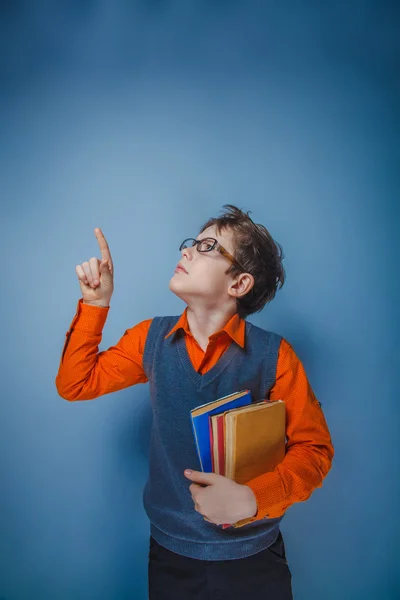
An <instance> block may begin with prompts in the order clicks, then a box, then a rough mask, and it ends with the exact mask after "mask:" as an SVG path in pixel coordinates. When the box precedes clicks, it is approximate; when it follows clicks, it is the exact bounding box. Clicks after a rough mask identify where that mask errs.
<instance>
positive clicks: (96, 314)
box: [70, 298, 110, 335]
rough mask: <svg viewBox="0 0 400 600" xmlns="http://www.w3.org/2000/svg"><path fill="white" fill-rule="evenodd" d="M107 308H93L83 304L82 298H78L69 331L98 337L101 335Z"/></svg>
mask: <svg viewBox="0 0 400 600" xmlns="http://www.w3.org/2000/svg"><path fill="white" fill-rule="evenodd" d="M109 310H110V307H109V306H93V305H91V304H85V303H84V302H83V298H79V300H78V304H77V309H76V313H75V316H74V318H73V320H72V323H71V325H70V330H71V329H74V330H75V331H84V332H85V333H93V334H96V335H99V334H101V333H102V331H103V328H104V324H105V322H106V320H107V316H108V313H109Z"/></svg>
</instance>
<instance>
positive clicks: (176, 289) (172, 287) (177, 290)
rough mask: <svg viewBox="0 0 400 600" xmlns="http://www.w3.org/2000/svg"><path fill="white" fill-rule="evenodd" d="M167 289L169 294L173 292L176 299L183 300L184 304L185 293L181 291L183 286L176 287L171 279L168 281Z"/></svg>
mask: <svg viewBox="0 0 400 600" xmlns="http://www.w3.org/2000/svg"><path fill="white" fill-rule="evenodd" d="M168 287H169V289H170V290H171V292H173V293H174V294H175V296H178V298H180V299H181V300H183V301H184V302H186V299H185V297H186V293H185V291H184V290H183V289H182V288H183V286H181V285H179V284H178V285H177V284H176V282H175V281H174V278H173V277H172V278H171V279H170V282H169V284H168Z"/></svg>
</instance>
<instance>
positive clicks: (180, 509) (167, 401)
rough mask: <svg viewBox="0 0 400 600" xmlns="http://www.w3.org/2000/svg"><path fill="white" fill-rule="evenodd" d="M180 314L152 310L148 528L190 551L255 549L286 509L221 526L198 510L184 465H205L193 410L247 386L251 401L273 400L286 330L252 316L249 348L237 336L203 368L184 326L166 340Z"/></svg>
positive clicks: (200, 555) (242, 552)
mask: <svg viewBox="0 0 400 600" xmlns="http://www.w3.org/2000/svg"><path fill="white" fill-rule="evenodd" d="M178 319H179V316H168V317H154V318H153V320H152V323H151V325H150V328H149V331H148V334H147V339H146V344H145V348H144V353H143V368H144V371H145V373H146V376H147V378H148V380H149V389H150V401H151V407H152V412H153V422H152V429H151V436H150V448H149V476H148V480H147V483H146V485H145V488H144V491H143V504H144V508H145V511H146V514H147V516H148V518H149V520H150V533H151V535H152V536H153V537H154V538H155V539H156V540H157V541H158V542H159V543H160V544H161V545H162V546H164V547H165V548H168V549H169V550H172V551H173V552H176V553H178V554H182V555H184V556H188V557H191V558H197V559H202V560H228V559H235V558H243V557H245V556H250V555H252V554H255V553H256V552H260V551H261V550H264V549H265V548H267V547H268V546H270V545H271V544H272V543H273V542H274V541H275V539H276V538H277V536H278V533H279V523H280V521H281V520H282V518H283V517H284V515H282V516H281V517H279V518H274V519H268V518H264V519H261V520H257V521H253V522H251V523H248V524H247V525H244V526H242V527H238V528H235V527H228V528H227V529H222V526H220V525H215V524H214V523H209V522H208V521H206V520H205V519H204V517H203V515H201V514H200V513H199V512H197V511H196V510H195V507H194V502H193V499H192V496H191V493H190V490H189V486H190V484H191V481H190V480H189V479H187V477H185V475H184V470H185V469H193V470H196V471H201V465H200V460H199V457H198V455H197V450H196V445H195V440H194V435H193V429H192V424H191V420H190V411H191V410H192V409H193V408H196V407H197V406H200V405H202V404H205V403H207V402H211V401H213V400H216V399H218V398H222V397H223V396H227V395H228V394H231V393H234V392H237V391H240V390H244V389H248V390H250V391H251V394H252V400H253V402H259V401H260V400H263V399H268V398H269V392H270V390H271V388H272V386H273V385H274V383H275V380H276V367H277V361H278V353H279V346H280V343H281V340H282V337H281V336H280V335H278V334H276V333H273V332H271V331H266V330H264V329H261V328H260V327H257V326H255V325H253V324H252V323H249V322H247V321H246V329H245V346H244V348H241V346H239V345H238V344H236V342H234V341H232V342H231V343H230V345H229V346H228V348H227V350H226V351H225V352H224V353H223V354H222V356H221V357H220V358H219V360H218V362H217V363H216V364H215V365H214V366H213V367H212V368H211V369H210V370H209V371H207V372H206V373H204V374H203V375H201V374H200V373H198V372H197V371H196V370H195V368H194V367H193V365H192V362H191V360H190V357H189V355H188V352H187V349H186V341H185V335H184V331H183V330H181V329H179V330H177V331H176V332H175V333H174V334H173V335H171V336H169V337H168V338H167V339H165V336H166V335H167V334H168V333H169V331H170V330H171V329H172V327H173V326H174V325H175V324H176V323H177V321H178Z"/></svg>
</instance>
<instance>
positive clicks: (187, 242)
mask: <svg viewBox="0 0 400 600" xmlns="http://www.w3.org/2000/svg"><path fill="white" fill-rule="evenodd" d="M195 243H196V240H195V239H194V238H187V239H186V240H185V241H183V242H182V244H181V245H180V246H179V250H183V249H184V248H190V247H191V246H194V245H195Z"/></svg>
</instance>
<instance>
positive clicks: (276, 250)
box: [200, 204, 286, 319]
mask: <svg viewBox="0 0 400 600" xmlns="http://www.w3.org/2000/svg"><path fill="white" fill-rule="evenodd" d="M223 208H226V209H228V210H227V211H226V212H224V213H223V214H222V215H221V216H220V217H213V218H211V219H209V220H208V221H207V222H206V223H204V225H203V226H202V227H201V229H200V233H202V232H203V231H204V230H205V229H207V228H208V227H211V226H215V227H216V230H217V232H218V233H221V231H222V230H223V229H228V230H231V231H232V232H233V239H234V245H235V248H234V252H233V256H234V258H236V260H237V261H238V262H239V263H240V264H241V265H243V267H244V268H245V269H246V271H245V272H246V273H250V274H251V275H253V277H254V286H253V287H252V289H251V290H250V291H249V292H248V293H247V294H246V295H245V296H242V297H241V298H238V299H237V312H238V313H239V316H240V317H242V318H244V319H245V318H246V317H247V316H248V315H251V314H253V313H256V312H260V311H261V310H262V309H263V308H264V306H265V305H266V304H267V303H268V302H270V301H271V300H272V299H273V298H274V297H275V294H276V292H277V290H278V289H279V288H281V287H282V286H283V284H284V283H285V278H286V273H285V269H284V268H283V265H282V260H283V258H284V254H283V250H282V246H281V245H280V244H278V242H275V241H274V239H273V238H272V236H271V234H270V233H269V231H268V230H267V229H266V228H265V227H264V225H261V224H259V223H254V222H253V221H252V219H250V217H249V216H248V215H249V213H250V212H251V211H248V212H247V213H244V212H243V211H242V210H240V208H237V207H236V206H234V205H233V204H224V206H223ZM242 272H243V271H242V270H241V269H240V268H239V267H238V266H237V265H234V264H231V266H230V267H229V269H228V270H227V271H226V274H227V275H231V276H232V277H235V276H236V275H238V274H239V273H242Z"/></svg>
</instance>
